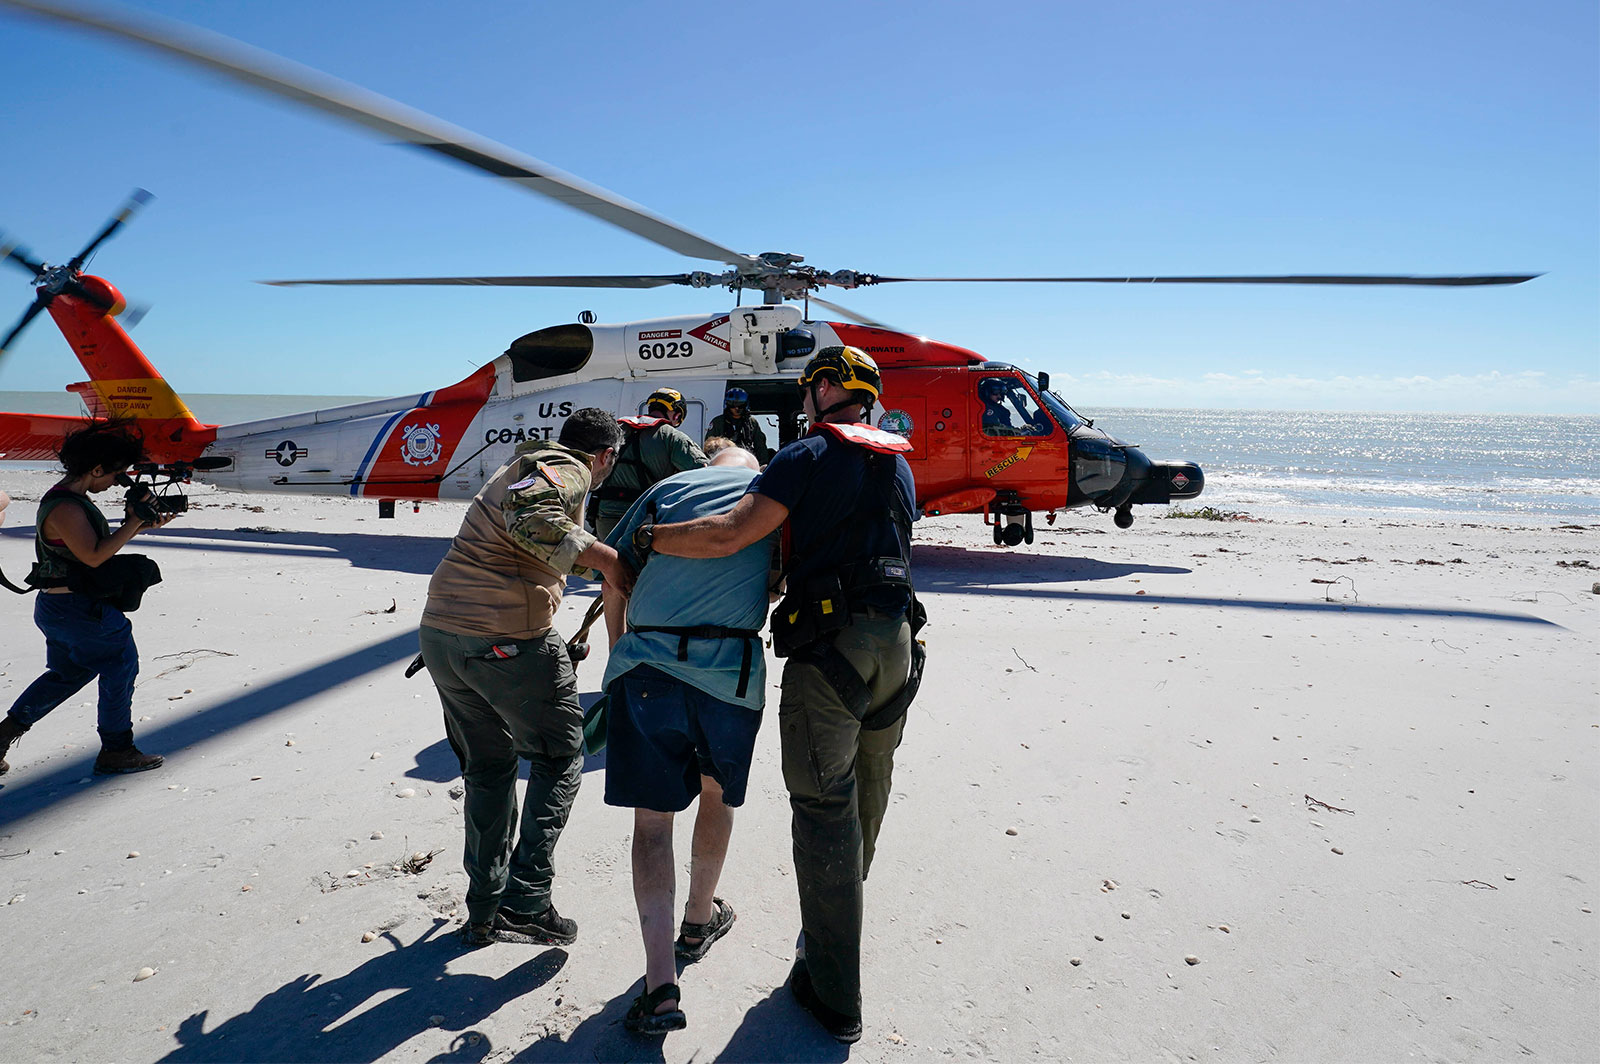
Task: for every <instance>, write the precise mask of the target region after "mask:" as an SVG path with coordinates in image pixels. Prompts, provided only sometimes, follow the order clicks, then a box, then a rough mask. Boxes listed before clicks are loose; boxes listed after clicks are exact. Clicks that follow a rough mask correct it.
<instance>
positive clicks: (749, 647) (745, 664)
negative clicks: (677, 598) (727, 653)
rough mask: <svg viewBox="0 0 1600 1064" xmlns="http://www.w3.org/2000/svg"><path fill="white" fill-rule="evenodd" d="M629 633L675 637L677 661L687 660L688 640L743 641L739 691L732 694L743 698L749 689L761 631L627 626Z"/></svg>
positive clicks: (715, 627)
mask: <svg viewBox="0 0 1600 1064" xmlns="http://www.w3.org/2000/svg"><path fill="white" fill-rule="evenodd" d="M628 631H630V632H659V633H661V634H662V635H675V636H677V637H678V660H679V661H688V660H689V640H691V639H742V640H744V658H743V660H742V661H740V663H739V689H738V691H736V692H734V697H735V698H743V697H744V696H745V692H746V691H748V690H749V689H750V666H751V664H752V663H753V662H754V661H755V648H756V647H758V646H760V645H761V629H759V628H723V627H721V626H720V625H715V624H699V625H689V626H665V625H662V626H658V625H643V624H639V625H635V624H630V625H628Z"/></svg>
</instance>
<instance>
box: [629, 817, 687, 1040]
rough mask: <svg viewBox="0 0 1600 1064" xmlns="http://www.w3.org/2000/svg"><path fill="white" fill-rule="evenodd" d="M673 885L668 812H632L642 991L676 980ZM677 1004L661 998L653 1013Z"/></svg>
mask: <svg viewBox="0 0 1600 1064" xmlns="http://www.w3.org/2000/svg"><path fill="white" fill-rule="evenodd" d="M676 888H677V884H676V877H675V875H674V872H673V868H672V814H671V813H658V812H656V811H655V810H653V809H635V810H634V811H633V901H634V904H635V905H637V906H638V908H639V931H640V933H641V934H642V935H643V936H644V989H645V993H647V994H648V993H649V992H650V991H652V990H654V989H656V988H657V987H659V986H665V985H667V984H668V983H675V982H677V981H678V969H677V965H676V963H675V962H674V960H673V956H672V932H673V922H672V917H673V910H674V909H675V908H676V904H675V901H674V898H673V893H674V891H675V890H676ZM677 1007H678V1003H677V1002H676V1001H674V1000H672V999H670V998H669V999H668V1000H666V1001H663V1002H662V1003H661V1004H660V1005H659V1006H658V1007H657V1008H656V1012H657V1013H662V1012H669V1011H671V1010H672V1009H675V1008H677Z"/></svg>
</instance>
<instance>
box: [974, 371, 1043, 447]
mask: <svg viewBox="0 0 1600 1064" xmlns="http://www.w3.org/2000/svg"><path fill="white" fill-rule="evenodd" d="M978 398H979V399H981V400H982V401H983V434H984V435H985V436H1047V435H1049V433H1050V423H1049V421H1048V419H1047V418H1046V417H1045V416H1044V412H1043V411H1042V410H1039V409H1038V408H1037V407H1036V405H1035V404H1034V403H1033V402H1032V398H1031V397H1030V396H1029V395H1028V393H1027V392H1025V391H1023V389H1022V386H1021V384H1020V383H1019V382H1017V381H1015V380H1011V379H1008V378H1006V377H986V378H984V379H983V380H981V381H979V382H978Z"/></svg>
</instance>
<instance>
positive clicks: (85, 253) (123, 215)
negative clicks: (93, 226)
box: [67, 188, 155, 273]
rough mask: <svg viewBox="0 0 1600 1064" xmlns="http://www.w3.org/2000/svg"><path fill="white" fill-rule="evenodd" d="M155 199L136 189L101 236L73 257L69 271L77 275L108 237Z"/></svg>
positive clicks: (107, 224) (101, 231)
mask: <svg viewBox="0 0 1600 1064" xmlns="http://www.w3.org/2000/svg"><path fill="white" fill-rule="evenodd" d="M153 199H155V197H154V196H152V195H150V193H148V192H146V191H145V190H144V189H142V188H136V189H134V190H133V192H132V193H130V194H129V196H128V199H127V202H125V203H124V204H123V205H122V209H121V210H119V211H117V213H116V214H114V215H112V217H111V220H110V221H109V222H107V223H106V227H105V228H104V229H102V230H100V233H99V235H98V236H96V237H95V238H94V239H93V240H91V241H89V242H88V243H87V244H85V245H84V246H83V250H82V251H80V252H78V253H77V254H76V255H74V256H72V261H71V262H69V263H67V269H68V270H69V271H71V272H72V273H77V272H78V271H79V270H80V269H82V268H83V264H84V263H86V262H88V261H89V256H90V255H93V254H94V249H95V248H97V247H99V246H100V245H101V244H103V243H105V242H106V238H107V237H109V236H110V235H111V234H112V233H115V232H116V231H117V230H118V229H120V228H122V224H123V223H124V222H126V221H127V220H128V219H129V218H132V217H133V216H134V215H135V214H138V213H139V208H140V207H143V206H144V205H145V204H146V203H149V202H150V201H151V200H153Z"/></svg>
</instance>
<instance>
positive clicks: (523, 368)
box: [506, 325, 594, 381]
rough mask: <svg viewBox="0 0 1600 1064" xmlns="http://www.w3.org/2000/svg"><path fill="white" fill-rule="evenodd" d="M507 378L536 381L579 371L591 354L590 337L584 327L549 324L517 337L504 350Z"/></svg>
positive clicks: (591, 338)
mask: <svg viewBox="0 0 1600 1064" xmlns="http://www.w3.org/2000/svg"><path fill="white" fill-rule="evenodd" d="M506 354H507V355H508V356H510V358H511V379H512V380H514V381H537V380H543V379H545V378H546V377H559V376H561V375H562V374H563V373H575V372H577V371H578V370H579V369H582V368H583V365H584V363H586V362H588V361H589V356H590V355H592V354H594V334H593V333H592V332H590V331H589V329H588V327H587V326H584V325H552V326H550V327H549V328H548V329H540V330H539V331H538V332H531V333H529V334H528V335H526V336H519V337H518V338H517V339H515V340H513V341H511V346H510V347H508V348H506Z"/></svg>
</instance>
